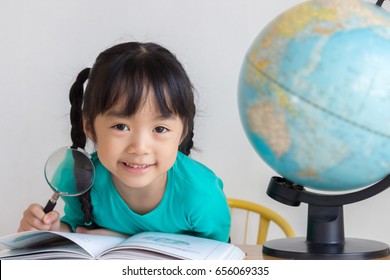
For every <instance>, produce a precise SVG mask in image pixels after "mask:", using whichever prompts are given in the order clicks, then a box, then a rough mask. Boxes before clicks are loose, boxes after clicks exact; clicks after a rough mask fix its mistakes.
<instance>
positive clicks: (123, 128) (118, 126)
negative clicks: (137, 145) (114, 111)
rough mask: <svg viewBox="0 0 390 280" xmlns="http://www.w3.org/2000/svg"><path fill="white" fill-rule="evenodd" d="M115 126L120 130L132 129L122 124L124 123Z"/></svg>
mask: <svg viewBox="0 0 390 280" xmlns="http://www.w3.org/2000/svg"><path fill="white" fill-rule="evenodd" d="M114 128H115V129H117V130H120V131H129V130H130V129H129V128H128V127H127V125H125V124H122V123H120V124H116V125H114Z"/></svg>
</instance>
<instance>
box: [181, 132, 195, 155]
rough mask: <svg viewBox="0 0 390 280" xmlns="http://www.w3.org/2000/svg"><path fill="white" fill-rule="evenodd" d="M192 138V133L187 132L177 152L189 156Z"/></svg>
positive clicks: (192, 144) (192, 143)
mask: <svg viewBox="0 0 390 280" xmlns="http://www.w3.org/2000/svg"><path fill="white" fill-rule="evenodd" d="M193 137H194V132H193V131H189V132H188V133H187V135H186V137H185V138H184V139H183V141H182V143H181V144H180V146H179V151H180V152H182V153H183V154H185V155H186V156H188V155H190V153H191V149H192V147H193V146H194V142H193V140H192V138H193Z"/></svg>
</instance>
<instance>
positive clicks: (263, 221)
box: [227, 198, 295, 245]
mask: <svg viewBox="0 0 390 280" xmlns="http://www.w3.org/2000/svg"><path fill="white" fill-rule="evenodd" d="M227 201H228V204H229V207H230V209H231V211H232V212H233V209H234V208H236V209H237V208H238V209H242V210H245V211H246V221H245V231H244V244H246V243H247V240H246V239H247V235H248V226H249V214H250V213H255V214H257V215H259V226H258V233H257V245H262V244H263V243H264V242H265V240H266V239H267V235H268V230H269V225H270V223H271V221H272V222H274V223H275V224H276V225H278V226H279V227H280V229H281V230H282V231H283V232H284V234H285V235H286V236H287V237H294V236H295V232H294V230H293V229H292V227H291V226H290V224H289V223H288V222H287V221H286V220H285V219H284V218H283V217H282V216H280V215H279V214H278V213H276V212H275V211H273V210H271V209H269V208H267V207H265V206H262V205H260V204H256V203H253V202H249V201H245V200H240V199H233V198H228V199H227ZM233 242H234V240H233Z"/></svg>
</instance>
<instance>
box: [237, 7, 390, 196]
mask: <svg viewBox="0 0 390 280" xmlns="http://www.w3.org/2000/svg"><path fill="white" fill-rule="evenodd" d="M389 65H390V15H389V13H388V12H386V11H385V10H384V9H382V8H380V7H378V6H375V5H374V4H371V3H367V2H364V1H360V0H343V1H339V0H312V1H306V2H302V3H301V4H298V5H296V6H294V7H292V8H291V9H288V10H287V11H285V12H283V13H282V14H280V15H279V16H278V17H276V18H275V19H274V20H273V21H272V22H270V23H269V24H268V25H267V26H266V27H265V28H264V29H263V30H262V31H261V32H260V33H259V35H258V36H257V37H256V38H255V40H254V42H253V43H252V45H251V46H250V48H249V50H248V51H247V53H246V55H245V58H244V61H243V63H242V68H241V72H240V77H239V83H238V107H239V113H240V118H241V122H242V126H243V128H244V131H245V133H246V135H247V137H248V139H249V141H250V142H251V144H252V146H253V147H254V149H255V150H256V152H257V153H258V154H259V155H260V157H261V158H262V159H263V161H264V162H265V163H266V164H267V165H268V166H270V167H271V168H272V169H273V170H274V171H275V172H277V173H278V174H280V175H281V176H283V177H284V178H286V179H287V180H289V181H291V182H293V183H296V184H299V185H303V186H306V187H308V188H313V189H317V190H323V191H346V190H353V189H358V188H363V187H366V186H369V185H371V184H373V183H375V182H377V181H379V180H381V179H382V178H384V177H385V176H386V175H388V174H389V173H390V70H389Z"/></svg>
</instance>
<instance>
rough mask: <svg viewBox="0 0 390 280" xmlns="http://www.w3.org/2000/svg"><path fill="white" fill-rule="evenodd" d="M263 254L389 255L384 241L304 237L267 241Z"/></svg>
mask: <svg viewBox="0 0 390 280" xmlns="http://www.w3.org/2000/svg"><path fill="white" fill-rule="evenodd" d="M263 255H266V256H269V257H273V258H279V259H294V260H370V259H380V258H385V257H388V256H389V255H390V249H389V246H388V245H387V244H385V243H382V242H378V241H373V240H366V239H358V238H346V239H345V242H344V243H343V244H311V243H310V242H307V240H306V238H304V237H295V238H283V239H275V240H271V241H267V242H265V243H264V245H263Z"/></svg>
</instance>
